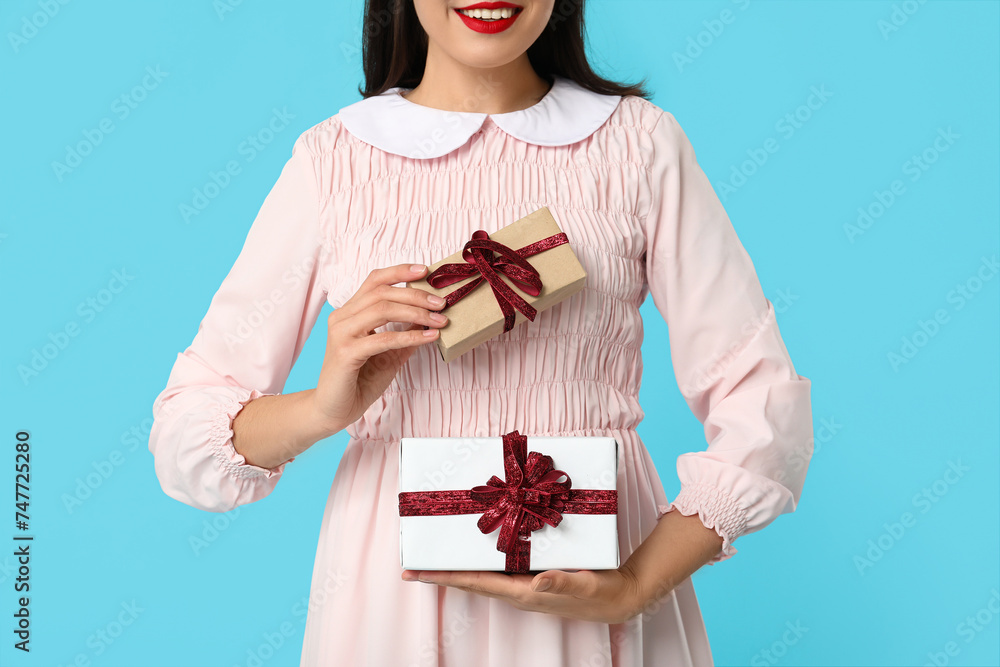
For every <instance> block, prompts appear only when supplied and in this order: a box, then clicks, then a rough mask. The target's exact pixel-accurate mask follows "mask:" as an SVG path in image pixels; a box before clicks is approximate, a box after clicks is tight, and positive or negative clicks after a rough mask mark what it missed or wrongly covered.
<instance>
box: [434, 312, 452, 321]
mask: <svg viewBox="0 0 1000 667" xmlns="http://www.w3.org/2000/svg"><path fill="white" fill-rule="evenodd" d="M431 319H432V320H434V321H435V322H447V321H448V317H447V316H446V315H442V314H441V313H431Z"/></svg>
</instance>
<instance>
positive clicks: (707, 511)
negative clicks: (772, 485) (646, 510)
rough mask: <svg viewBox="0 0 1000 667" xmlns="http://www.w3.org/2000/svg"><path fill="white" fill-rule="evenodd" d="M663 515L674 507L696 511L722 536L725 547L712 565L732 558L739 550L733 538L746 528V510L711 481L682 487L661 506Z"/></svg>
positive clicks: (710, 562) (686, 512)
mask: <svg viewBox="0 0 1000 667" xmlns="http://www.w3.org/2000/svg"><path fill="white" fill-rule="evenodd" d="M658 509H659V516H658V517H657V519H659V518H661V517H662V516H663V515H664V514H666V513H667V512H670V511H671V510H677V511H679V512H680V513H681V514H682V515H684V516H691V515H692V514H697V515H698V518H699V519H701V522H702V523H703V524H704V525H705V527H706V528H711V529H712V530H714V531H715V532H716V533H718V534H719V536H720V537H721V538H722V549H721V550H720V551H719V553H717V554H716V555H715V556H713V557H712V559H711V560H710V561H709V565H714V564H716V563H719V562H722V561H724V560H727V559H729V558H732V557H733V556H734V555H736V553H737V549H736V547H734V546H733V540H735V539H736V538H737V537H739V536H740V535H742V534H743V533H744V532H745V531H746V525H747V512H746V510H745V509H744V508H743V507H742V506H741V505H740V504H739V503H737V502H736V501H735V500H733V498H732V497H730V496H729V495H728V494H726V493H725V492H724V491H722V490H720V489H719V488H717V487H714V486H712V485H710V484H695V485H692V486H685V487H682V488H681V491H680V493H678V494H677V497H676V498H674V499H673V500H672V501H671V502H669V503H667V504H666V505H659V506H658Z"/></svg>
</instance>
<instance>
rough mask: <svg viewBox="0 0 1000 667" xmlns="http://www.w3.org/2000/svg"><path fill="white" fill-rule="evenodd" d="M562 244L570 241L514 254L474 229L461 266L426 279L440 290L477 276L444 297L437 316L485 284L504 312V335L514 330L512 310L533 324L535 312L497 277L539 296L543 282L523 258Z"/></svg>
mask: <svg viewBox="0 0 1000 667" xmlns="http://www.w3.org/2000/svg"><path fill="white" fill-rule="evenodd" d="M564 243H569V238H568V237H567V236H566V234H565V233H563V232H560V233H558V234H553V235H552V236H549V237H546V238H544V239H542V240H540V241H535V242H534V243H530V244H528V245H526V246H524V247H521V248H518V249H517V250H514V249H513V248H510V247H508V246H506V245H504V244H502V243H499V242H497V241H494V240H493V239H491V238H490V237H489V234H487V233H486V231H485V230H482V229H477V230H476V231H475V232H473V233H472V238H471V239H470V240H469V241H466V243H465V245H464V246H463V247H462V259H464V260H465V263H464V264H462V263H460V262H452V263H449V264H442V265H441V266H439V267H438V268H436V269H434V270H433V271H432V272H431V273H430V274H429V275H428V276H427V282H428V283H429V284H430V285H431V286H432V287H436V288H439V289H440V288H442V287H447V286H448V285H451V284H453V283H457V282H459V281H462V280H465V279H467V278H470V277H472V276H478V277H477V278H476V279H475V280H473V281H471V282H469V283H466V284H465V285H462V286H461V287H459V288H457V289H454V290H452V291H451V292H449V293H448V294H446V295H445V297H444V299H445V305H444V306H443V307H442V308H441V310H439V311H438V312H442V311H444V310H446V309H447V308H448V307H449V306H451V305H453V304H455V303H457V302H458V301H460V300H462V299H463V298H465V296H467V295H468V294H470V293H471V292H472V291H473V290H474V289H476V288H477V287H479V285H481V284H482V283H483V281H486V282H488V283H489V284H490V287H491V288H492V289H493V296H494V297H496V300H497V303H498V304H499V305H500V310H501V312H503V319H504V324H503V330H504V333H506V332H508V331H510V330H511V329H513V328H514V320H515V318H516V317H517V315H516V313H515V310H516V311H519V312H521V313H522V314H523V315H524V316H525V317H527V318H528V319H529V320H530V321H532V322H534V321H535V315H536V314H537V313H538V311H537V310H536V309H535V308H534V307H532V306H531V305H530V304H529V303H528V302H527V301H525V300H524V299H523V298H521V296H520V295H519V294H517V292H515V291H514V290H513V289H511V287H510V285H508V284H507V283H506V282H505V281H504V280H503V279H502V278H501V277H500V274H503V275H505V276H507V278H509V279H510V280H511V281H512V282H513V283H515V284H516V285H517V287H518V288H519V289H520V290H521V291H522V292H524V293H525V294H529V295H531V296H538V295H539V294H541V293H542V287H543V285H542V278H541V276H540V275H539V274H538V269H536V268H535V267H533V266H532V265H531V264H529V263H528V261H527V260H526V258H527V257H531V256H532V255H536V254H538V253H540V252H542V251H544V250H548V249H549V248H554V247H556V246H559V245H562V244H564Z"/></svg>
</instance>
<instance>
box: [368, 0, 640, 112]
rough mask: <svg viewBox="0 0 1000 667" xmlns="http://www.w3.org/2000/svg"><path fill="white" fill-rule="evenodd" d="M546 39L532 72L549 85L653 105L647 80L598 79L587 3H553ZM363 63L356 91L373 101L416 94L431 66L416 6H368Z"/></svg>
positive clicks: (388, 2) (398, 0)
mask: <svg viewBox="0 0 1000 667" xmlns="http://www.w3.org/2000/svg"><path fill="white" fill-rule="evenodd" d="M555 2H556V4H555V6H554V7H553V9H552V16H551V17H550V18H549V22H548V25H547V26H546V27H545V30H544V31H542V34H541V35H539V36H538V39H536V40H535V43H534V44H532V45H531V46H530V47H528V60H529V61H530V62H531V66H532V68H534V70H535V72H536V73H537V74H538V75H539V76H540V77H542V78H544V79H546V80H547V81H549V82H550V83H551V82H552V75H553V74H558V75H560V76H562V77H565V78H567V79H571V80H573V81H575V82H576V83H578V84H580V85H581V86H583V87H584V88H587V89H588V90H591V91H593V92H595V93H600V94H602V95H636V96H638V97H643V98H646V99H649V98H650V97H651V93H650V92H648V91H647V90H646V88H645V85H644V84H645V79H643V80H642V82H640V83H638V84H622V83H618V82H615V81H610V80H608V79H605V78H603V77H600V76H598V75H597V74H596V73H595V72H594V70H593V69H591V67H590V63H589V62H588V60H587V54H586V50H585V47H584V39H585V28H584V24H583V11H584V2H585V0H555ZM361 54H362V55H361V58H362V63H363V67H364V74H365V83H364V86H363V87H359V88H358V92H359V93H361V95H362V96H363V97H366V98H367V97H371V96H372V95H378V94H380V93H383V92H385V91H386V90H388V89H389V88H392V87H394V86H401V87H403V88H415V87H416V86H417V84H419V83H420V79H421V78H423V74H424V65H425V64H426V61H427V33H426V32H425V31H424V28H423V26H421V25H420V19H418V18H417V12H416V9H414V7H413V0H365V14H364V31H363V34H362V46H361Z"/></svg>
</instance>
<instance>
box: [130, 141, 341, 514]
mask: <svg viewBox="0 0 1000 667" xmlns="http://www.w3.org/2000/svg"><path fill="white" fill-rule="evenodd" d="M307 140H308V131H307V132H306V133H303V135H301V136H300V137H299V138H298V139H297V140H296V142H295V145H294V146H293V148H292V155H291V157H290V158H289V160H288V161H287V162H286V164H285V165H284V167H283V168H282V171H281V174H280V175H279V177H278V180H277V182H276V183H275V184H274V186H273V187H272V189H271V191H270V192H269V193H268V195H267V197H266V198H265V200H264V203H263V204H262V206H261V208H260V211H259V213H258V214H257V216H256V218H255V219H254V221H253V224H252V225H251V227H250V230H249V232H248V234H247V237H246V241H245V243H244V245H243V248H242V250H241V251H240V254H239V256H238V257H237V259H236V262H235V263H234V265H233V267H232V268H231V270H230V271H229V273H228V275H227V276H226V278H225V279H224V280H223V282H222V285H221V286H220V287H219V289H218V291H217V292H216V293H215V295H214V296H213V297H212V300H211V303H210V304H209V307H208V311H207V313H206V314H205V316H204V318H203V319H202V321H201V323H200V324H199V326H198V331H197V334H196V335H195V337H194V340H193V342H192V343H191V345H190V346H189V347H188V348H187V349H186V350H184V352H182V353H179V354H178V356H177V360H176V361H175V363H174V366H173V369H172V370H171V372H170V376H169V378H168V380H167V385H166V388H165V389H164V390H163V391H162V392H161V393H160V394H159V396H158V397H157V398H156V400H155V402H154V405H153V419H154V420H153V426H152V429H151V431H150V436H149V450H150V451H151V452H152V453H153V456H154V465H155V470H156V476H157V478H158V479H159V481H160V485H161V487H162V488H163V491H164V492H165V493H166V494H167V495H169V496H170V497H172V498H175V499H177V500H179V501H181V502H183V503H186V504H188V505H192V506H194V507H197V508H200V509H204V510H208V511H213V512H224V511H227V510H230V509H232V508H234V507H236V506H238V505H243V504H246V503H251V502H254V501H256V500H260V499H261V498H263V497H264V496H266V495H268V494H269V493H270V492H271V491H272V490H273V489H274V486H275V485H276V484H277V482H278V479H279V478H280V477H281V473H282V471H283V470H284V467H285V465H286V463H287V462H286V463H282V464H281V465H279V466H277V467H276V468H273V469H265V468H260V467H257V466H254V465H250V464H248V463H247V462H246V460H245V459H244V457H243V456H242V455H240V454H239V453H237V452H236V450H235V448H234V447H233V442H232V435H233V432H232V421H233V419H234V418H235V417H236V415H237V414H238V413H239V411H240V410H241V409H242V408H243V406H244V405H245V404H246V403H247V402H249V401H251V400H253V399H255V398H259V397H260V396H263V395H274V394H278V393H280V392H281V390H282V389H283V388H284V385H285V381H286V380H287V378H288V374H289V372H290V370H291V368H292V366H293V364H294V363H295V360H296V359H297V358H298V356H299V353H300V352H301V351H302V347H303V345H304V344H305V341H306V339H307V338H308V337H309V333H310V332H311V330H312V328H313V325H314V324H315V322H316V319H317V317H318V316H319V313H320V311H321V310H322V308H323V304H324V302H325V301H326V293H325V291H324V289H323V286H322V284H321V281H320V280H319V273H318V269H319V265H320V261H321V257H320V254H321V252H322V243H321V240H320V239H321V234H320V229H319V201H320V200H319V194H318V193H319V188H318V179H317V175H316V174H317V172H316V168H315V156H314V155H313V154H312V152H311V150H310V148H309V144H308V143H306V142H307Z"/></svg>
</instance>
